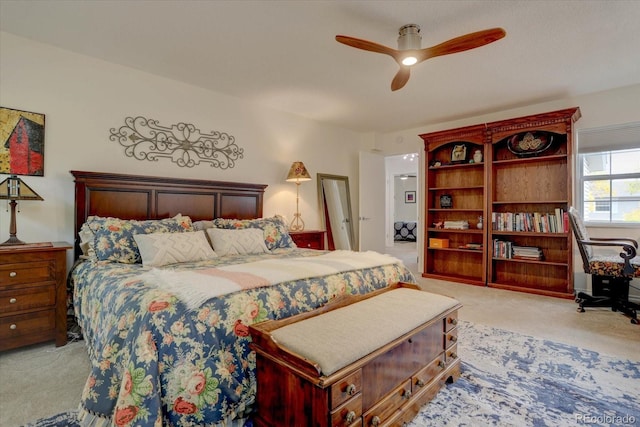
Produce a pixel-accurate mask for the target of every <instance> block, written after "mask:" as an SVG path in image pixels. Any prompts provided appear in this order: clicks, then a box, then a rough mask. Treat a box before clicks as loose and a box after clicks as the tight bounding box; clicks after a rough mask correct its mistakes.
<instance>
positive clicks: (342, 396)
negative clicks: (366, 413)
mask: <svg viewBox="0 0 640 427" xmlns="http://www.w3.org/2000/svg"><path fill="white" fill-rule="evenodd" d="M361 391H362V369H358V370H357V371H355V372H354V373H352V374H350V375H348V376H346V377H345V378H343V379H342V380H340V381H338V382H336V383H335V384H333V385H332V386H331V409H334V408H337V407H338V406H340V405H342V404H343V403H344V402H346V401H347V400H349V399H351V398H352V397H353V396H355V395H356V394H358V393H360V392H361ZM361 412H362V411H361Z"/></svg>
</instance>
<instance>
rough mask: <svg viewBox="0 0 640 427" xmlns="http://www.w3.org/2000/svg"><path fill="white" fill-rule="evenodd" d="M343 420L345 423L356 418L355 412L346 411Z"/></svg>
mask: <svg viewBox="0 0 640 427" xmlns="http://www.w3.org/2000/svg"><path fill="white" fill-rule="evenodd" d="M344 420H345V421H346V423H347V424H351V423H352V422H354V421H355V420H356V412H355V411H349V412H347V415H346V416H345V417H344Z"/></svg>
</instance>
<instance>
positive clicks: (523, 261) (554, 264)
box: [493, 257, 569, 267]
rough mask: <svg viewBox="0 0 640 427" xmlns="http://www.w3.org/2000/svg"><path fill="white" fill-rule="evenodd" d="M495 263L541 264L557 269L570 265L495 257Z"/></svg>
mask: <svg viewBox="0 0 640 427" xmlns="http://www.w3.org/2000/svg"><path fill="white" fill-rule="evenodd" d="M493 260H494V261H505V262H522V263H525V264H541V265H553V266H556V267H568V266H569V264H567V263H566V262H557V261H545V260H535V259H522V258H498V257H494V258H493Z"/></svg>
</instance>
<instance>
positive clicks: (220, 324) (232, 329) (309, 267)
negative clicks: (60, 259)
mask: <svg viewBox="0 0 640 427" xmlns="http://www.w3.org/2000/svg"><path fill="white" fill-rule="evenodd" d="M71 173H72V174H73V176H74V178H75V194H76V198H75V232H76V236H78V237H77V239H76V242H75V252H76V258H77V260H76V262H75V263H74V265H73V268H72V269H71V271H70V273H69V284H70V293H71V295H73V298H72V301H73V305H72V307H73V311H74V313H75V316H76V318H77V322H78V324H79V325H80V327H81V330H82V334H83V337H84V339H85V342H86V345H87V351H88V354H89V359H90V363H91V373H90V375H89V377H88V379H87V382H86V385H85V388H84V390H83V393H82V399H81V403H80V405H79V419H80V423H81V425H93V426H101V425H118V426H128V425H156V426H159V425H169V426H178V425H210V426H222V425H224V426H241V425H245V423H247V422H248V421H250V420H251V414H252V411H253V408H254V404H255V393H256V377H255V354H254V353H253V352H252V351H251V350H250V348H249V343H250V339H251V338H250V336H249V333H248V325H250V324H253V323H256V322H260V321H263V320H268V319H280V318H284V317H289V316H291V315H294V314H298V313H301V312H305V311H309V310H313V309H315V308H317V307H319V306H321V305H323V304H325V303H326V302H328V301H329V300H331V299H333V298H335V297H337V296H339V295H342V294H345V293H350V294H364V293H368V292H371V291H373V290H375V289H380V288H383V287H386V286H388V285H389V284H391V283H397V282H400V281H403V282H415V279H414V277H413V275H412V274H411V272H410V271H409V270H408V269H407V268H406V267H405V266H404V265H403V264H402V263H401V262H400V261H399V260H397V259H395V258H392V257H389V256H387V255H383V254H377V253H373V252H363V253H357V252H348V251H334V252H329V251H316V250H310V249H300V248H296V247H295V244H293V241H292V240H291V238H290V236H289V235H288V232H287V231H286V225H285V222H284V221H283V219H282V218H280V217H277V216H274V217H270V218H263V217H262V213H263V212H262V205H263V198H264V191H265V188H266V186H265V185H255V184H245V183H231V182H216V181H204V180H188V179H174V178H162V177H142V176H135V175H123V174H108V173H97V172H82V171H72V172H71ZM203 239H206V240H203ZM245 241H246V242H245ZM134 242H135V244H134ZM203 242H206V243H203ZM238 242H245V243H246V245H244V246H241V247H240V248H238V247H236V246H238V245H239V243H238ZM207 245H208V248H209V251H207V250H206V247H205V246H207ZM211 247H213V249H211ZM178 248H179V249H180V250H177V249H178ZM185 248H186V249H185ZM193 248H196V250H193ZM265 248H266V250H265ZM214 250H215V252H214ZM212 252H214V255H217V256H212V255H211V253H212Z"/></svg>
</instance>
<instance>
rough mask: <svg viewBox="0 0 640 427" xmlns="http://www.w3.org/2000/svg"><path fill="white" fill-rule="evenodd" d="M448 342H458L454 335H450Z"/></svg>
mask: <svg viewBox="0 0 640 427" xmlns="http://www.w3.org/2000/svg"><path fill="white" fill-rule="evenodd" d="M449 341H451V342H456V341H458V337H456V336H455V335H451V336H450V337H449Z"/></svg>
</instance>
